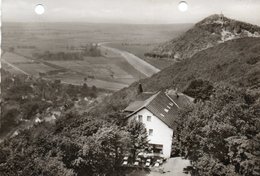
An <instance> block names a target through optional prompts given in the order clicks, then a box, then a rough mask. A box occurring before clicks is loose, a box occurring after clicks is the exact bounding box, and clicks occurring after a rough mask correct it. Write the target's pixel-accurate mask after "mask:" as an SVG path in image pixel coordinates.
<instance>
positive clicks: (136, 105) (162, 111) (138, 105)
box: [125, 92, 190, 127]
mask: <svg viewBox="0 0 260 176" xmlns="http://www.w3.org/2000/svg"><path fill="white" fill-rule="evenodd" d="M185 100H186V99H185ZM189 103H190V102H189ZM143 108H146V109H148V110H149V111H150V112H151V113H153V114H154V115H155V116H156V117H158V118H159V119H160V120H161V121H163V122H164V123H165V124H166V125H168V126H169V127H172V126H173V124H174V123H175V122H174V121H175V118H174V117H175V116H176V115H177V113H178V109H179V108H180V106H179V105H178V104H177V103H176V102H174V101H173V99H172V98H170V97H169V96H168V95H167V94H166V93H165V92H158V93H155V94H153V95H152V96H150V97H149V98H148V99H146V100H144V101H141V100H137V101H134V102H133V103H131V104H130V105H129V106H128V107H127V108H126V109H125V111H127V112H130V114H129V115H128V117H129V116H131V115H132V114H134V113H136V112H138V111H140V110H142V109H143Z"/></svg>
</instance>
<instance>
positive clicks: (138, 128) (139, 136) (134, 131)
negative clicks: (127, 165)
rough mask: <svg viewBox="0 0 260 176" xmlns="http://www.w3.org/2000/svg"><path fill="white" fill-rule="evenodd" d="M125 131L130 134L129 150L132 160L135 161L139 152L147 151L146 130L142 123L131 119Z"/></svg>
mask: <svg viewBox="0 0 260 176" xmlns="http://www.w3.org/2000/svg"><path fill="white" fill-rule="evenodd" d="M126 129H127V131H128V132H129V134H130V140H131V143H130V144H131V145H130V150H131V154H132V158H133V160H135V159H136V157H137V155H138V154H139V153H140V152H144V151H145V150H148V135H147V131H146V128H145V126H144V124H143V123H142V122H138V121H136V119H132V120H130V121H129V123H128V124H127V126H126Z"/></svg>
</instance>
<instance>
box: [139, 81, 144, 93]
mask: <svg viewBox="0 0 260 176" xmlns="http://www.w3.org/2000/svg"><path fill="white" fill-rule="evenodd" d="M141 93H143V86H142V84H141V83H139V85H138V94H141Z"/></svg>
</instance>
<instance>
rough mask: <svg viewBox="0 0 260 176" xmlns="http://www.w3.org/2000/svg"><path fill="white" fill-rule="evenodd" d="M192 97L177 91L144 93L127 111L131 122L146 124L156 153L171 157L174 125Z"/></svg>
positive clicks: (150, 141)
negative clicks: (181, 109) (179, 112)
mask: <svg viewBox="0 0 260 176" xmlns="http://www.w3.org/2000/svg"><path fill="white" fill-rule="evenodd" d="M190 100H191V99H190V97H188V96H186V95H184V94H181V93H178V94H177V93H176V92H175V91H173V90H172V91H168V92H167V93H166V92H158V93H155V94H151V93H142V94H141V95H140V96H139V98H138V99H137V100H136V101H134V102H132V103H131V104H130V105H129V106H128V107H127V108H126V109H125V112H128V113H129V115H128V116H127V117H128V119H129V120H131V119H136V120H138V121H140V122H142V123H144V125H145V128H146V130H147V133H148V140H149V144H150V145H151V146H152V148H153V152H154V153H158V154H163V156H164V157H166V158H169V157H170V156H171V149H172V137H173V132H174V131H173V125H174V123H175V117H176V115H177V113H178V108H181V107H183V106H184V105H185V104H187V103H190V102H191V101H190Z"/></svg>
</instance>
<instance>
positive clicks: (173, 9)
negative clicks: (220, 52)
mask: <svg viewBox="0 0 260 176" xmlns="http://www.w3.org/2000/svg"><path fill="white" fill-rule="evenodd" d="M179 2H180V0H2V20H3V21H4V22H6V21H17V22H81V21H83V22H97V23H104V22H105V23H195V22H197V21H199V20H201V19H203V18H204V17H206V16H208V15H211V14H215V13H221V11H222V12H223V14H224V15H225V16H227V17H230V18H234V19H237V20H241V21H246V22H250V23H253V24H257V25H260V0H186V2H187V3H188V5H189V9H188V11H187V12H180V11H179V10H178V3H179ZM39 3H40V4H44V6H45V9H46V11H45V13H44V14H43V15H41V16H39V15H36V14H35V12H34V7H35V5H36V4H39Z"/></svg>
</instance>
